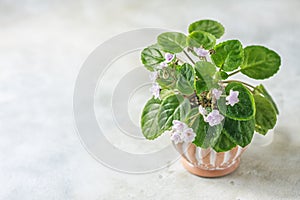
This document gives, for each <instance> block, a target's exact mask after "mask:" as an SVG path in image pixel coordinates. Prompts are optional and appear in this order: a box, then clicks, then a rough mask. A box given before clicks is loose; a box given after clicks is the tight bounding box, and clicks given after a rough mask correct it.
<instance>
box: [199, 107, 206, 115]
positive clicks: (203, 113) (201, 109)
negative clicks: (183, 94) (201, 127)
mask: <svg viewBox="0 0 300 200" xmlns="http://www.w3.org/2000/svg"><path fill="white" fill-rule="evenodd" d="M199 113H200V114H201V115H203V116H205V115H207V111H206V109H205V108H203V106H202V105H200V106H199Z"/></svg>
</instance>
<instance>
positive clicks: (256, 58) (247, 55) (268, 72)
mask: <svg viewBox="0 0 300 200" xmlns="http://www.w3.org/2000/svg"><path fill="white" fill-rule="evenodd" d="M280 64H281V60H280V56H279V55H278V54H277V53H276V52H274V51H272V50H270V49H267V48H266V47H263V46H248V47H246V48H245V49H244V62H243V64H242V65H241V72H242V73H243V74H245V75H246V76H249V77H250V78H254V79H266V78H269V77H271V76H273V75H274V74H275V73H277V71H278V70H279V67H280Z"/></svg>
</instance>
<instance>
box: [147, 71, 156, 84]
mask: <svg viewBox="0 0 300 200" xmlns="http://www.w3.org/2000/svg"><path fill="white" fill-rule="evenodd" d="M157 77H158V72H157V71H154V72H151V73H150V75H149V78H150V80H151V81H152V82H154V81H155V80H156V79H157Z"/></svg>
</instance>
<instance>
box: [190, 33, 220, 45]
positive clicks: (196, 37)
mask: <svg viewBox="0 0 300 200" xmlns="http://www.w3.org/2000/svg"><path fill="white" fill-rule="evenodd" d="M187 43H188V46H189V47H197V48H199V47H203V48H204V49H212V48H213V47H214V46H215V44H216V38H215V36H213V35H212V34H210V33H207V32H204V31H194V32H192V33H191V34H190V35H189V36H188V38H187Z"/></svg>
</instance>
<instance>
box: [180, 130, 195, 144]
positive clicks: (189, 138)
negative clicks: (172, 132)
mask: <svg viewBox="0 0 300 200" xmlns="http://www.w3.org/2000/svg"><path fill="white" fill-rule="evenodd" d="M195 137H196V133H195V132H194V131H193V129H192V128H187V129H185V130H184V131H183V132H182V139H183V141H185V142H193V141H194V140H195Z"/></svg>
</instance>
